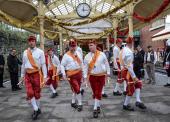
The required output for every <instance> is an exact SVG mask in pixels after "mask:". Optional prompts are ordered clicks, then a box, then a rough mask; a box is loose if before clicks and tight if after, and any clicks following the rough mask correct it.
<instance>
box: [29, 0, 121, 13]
mask: <svg viewBox="0 0 170 122" xmlns="http://www.w3.org/2000/svg"><path fill="white" fill-rule="evenodd" d="M120 2H121V0H49V3H48V4H47V5H46V10H45V15H47V16H58V15H68V14H72V13H74V12H75V9H76V7H77V6H78V5H79V4H80V3H87V4H89V5H90V6H91V8H92V11H91V14H94V13H98V14H100V13H106V12H108V11H109V10H111V9H113V8H114V7H115V5H116V4H119V3H120ZM32 3H33V4H34V5H35V6H38V0H32ZM123 12H124V10H119V11H118V12H117V13H123Z"/></svg>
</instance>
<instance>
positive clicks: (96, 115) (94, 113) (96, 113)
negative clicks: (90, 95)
mask: <svg viewBox="0 0 170 122" xmlns="http://www.w3.org/2000/svg"><path fill="white" fill-rule="evenodd" d="M93 118H98V112H97V110H94V111H93Z"/></svg>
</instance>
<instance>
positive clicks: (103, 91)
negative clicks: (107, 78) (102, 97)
mask: <svg viewBox="0 0 170 122" xmlns="http://www.w3.org/2000/svg"><path fill="white" fill-rule="evenodd" d="M102 94H104V86H103V89H102Z"/></svg>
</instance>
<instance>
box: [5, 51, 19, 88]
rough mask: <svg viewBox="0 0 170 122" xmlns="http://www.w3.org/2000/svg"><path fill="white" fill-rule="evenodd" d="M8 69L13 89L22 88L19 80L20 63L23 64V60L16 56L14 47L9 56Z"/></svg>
mask: <svg viewBox="0 0 170 122" xmlns="http://www.w3.org/2000/svg"><path fill="white" fill-rule="evenodd" d="M7 64H8V70H9V73H10V80H11V86H12V91H17V90H21V88H20V87H19V86H18V85H17V84H18V82H19V80H18V64H20V65H21V64H22V62H21V61H20V60H19V59H18V58H17V56H16V49H14V48H13V49H12V51H11V53H10V54H9V55H8V58H7Z"/></svg>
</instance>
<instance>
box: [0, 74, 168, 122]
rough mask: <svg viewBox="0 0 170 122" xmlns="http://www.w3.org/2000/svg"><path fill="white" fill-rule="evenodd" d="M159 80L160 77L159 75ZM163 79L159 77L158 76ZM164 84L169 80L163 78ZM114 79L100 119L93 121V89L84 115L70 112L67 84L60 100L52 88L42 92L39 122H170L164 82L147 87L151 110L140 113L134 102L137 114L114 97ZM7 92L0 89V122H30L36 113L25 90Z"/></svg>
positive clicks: (88, 93)
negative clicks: (128, 109) (52, 92)
mask: <svg viewBox="0 0 170 122" xmlns="http://www.w3.org/2000/svg"><path fill="white" fill-rule="evenodd" d="M157 76H158V75H157ZM159 76H160V75H159ZM163 78H164V81H166V80H167V78H166V77H165V76H163V75H161V79H162V80H163ZM115 81H116V80H115V77H113V79H112V80H111V82H110V83H109V84H108V83H107V84H106V88H105V89H106V90H105V91H106V93H107V94H108V98H106V99H103V100H102V102H101V104H102V106H101V107H102V109H101V114H100V116H99V118H98V119H94V118H93V117H92V110H93V100H92V93H91V89H90V88H85V94H84V96H83V105H84V106H83V111H82V112H77V111H76V110H75V109H73V108H71V106H70V102H71V96H72V94H71V89H70V87H69V84H68V83H67V82H66V81H61V84H60V87H59V88H58V93H59V96H58V97H57V98H55V99H51V98H50V90H49V88H48V87H47V88H44V89H43V90H42V99H41V106H42V115H41V116H40V118H39V119H38V120H36V121H37V122H169V121H170V88H165V87H163V84H164V83H165V82H163V81H160V79H158V80H157V85H148V84H144V86H143V89H142V92H141V96H142V97H141V98H142V101H143V102H144V103H145V104H146V106H147V107H148V109H147V110H139V109H138V108H136V107H135V106H134V104H135V97H133V98H132V100H131V102H132V105H133V106H134V107H135V111H134V112H127V111H124V110H122V104H123V101H124V96H118V97H117V96H113V95H112V91H113V86H114V85H115V83H114V82H115ZM5 86H6V88H4V89H0V122H31V121H32V120H31V114H32V112H33V110H32V107H31V106H30V103H29V102H27V101H26V100H25V97H26V94H25V89H24V87H23V89H22V90H21V91H16V92H12V91H11V89H10V83H9V82H8V83H6V84H5Z"/></svg>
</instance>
